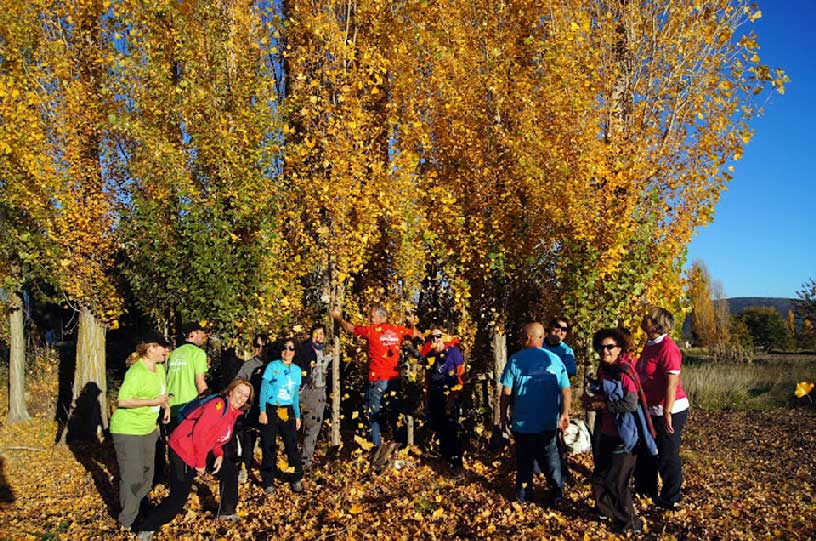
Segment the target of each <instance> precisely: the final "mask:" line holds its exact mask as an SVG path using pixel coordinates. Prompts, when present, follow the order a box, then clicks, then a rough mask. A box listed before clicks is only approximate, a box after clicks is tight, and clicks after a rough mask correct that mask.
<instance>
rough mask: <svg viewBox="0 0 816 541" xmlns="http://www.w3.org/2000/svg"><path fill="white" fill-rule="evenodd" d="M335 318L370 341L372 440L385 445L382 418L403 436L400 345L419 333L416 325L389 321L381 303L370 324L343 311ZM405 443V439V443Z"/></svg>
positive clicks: (368, 407) (397, 435)
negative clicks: (400, 425) (353, 321)
mask: <svg viewBox="0 0 816 541" xmlns="http://www.w3.org/2000/svg"><path fill="white" fill-rule="evenodd" d="M332 318H334V320H335V321H337V322H338V323H339V324H340V327H342V328H343V330H345V331H346V332H350V333H353V334H354V335H355V336H359V337H361V338H365V339H366V340H367V341H368V391H367V392H366V412H367V414H368V422H369V425H370V426H371V441H372V442H373V443H374V445H377V446H379V445H381V444H382V436H381V426H380V421H381V420H384V421H386V422H387V423H388V425H389V426H390V427H391V430H392V433H393V437H394V438H395V439H397V440H400V439H403V438H404V435H403V434H401V432H402V431H398V427H397V421H398V419H399V396H400V393H401V386H400V384H401V382H400V369H399V359H400V348H401V346H402V342H403V340H405V339H407V338H410V337H412V336H419V335H420V334H419V331H417V330H416V328H410V329H409V328H408V327H402V326H399V325H392V324H391V323H388V311H387V310H386V309H385V308H384V307H383V306H382V305H381V304H374V305H373V306H372V307H371V310H370V312H369V318H370V323H369V324H368V325H353V324H351V323H349V322H348V321H346V320H345V319H343V316H342V314H341V312H340V311H339V310H334V311H332ZM402 443H404V442H402Z"/></svg>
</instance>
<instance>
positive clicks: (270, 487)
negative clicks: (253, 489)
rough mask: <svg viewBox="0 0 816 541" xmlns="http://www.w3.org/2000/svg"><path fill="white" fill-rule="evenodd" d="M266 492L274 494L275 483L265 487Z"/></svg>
mask: <svg viewBox="0 0 816 541" xmlns="http://www.w3.org/2000/svg"><path fill="white" fill-rule="evenodd" d="M264 492H266V493H267V494H274V493H275V485H269V486H268V487H266V488H264Z"/></svg>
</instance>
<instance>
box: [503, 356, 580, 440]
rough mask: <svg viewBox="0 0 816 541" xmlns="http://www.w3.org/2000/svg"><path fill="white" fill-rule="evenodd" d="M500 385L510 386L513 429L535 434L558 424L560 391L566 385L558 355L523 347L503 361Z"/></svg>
mask: <svg viewBox="0 0 816 541" xmlns="http://www.w3.org/2000/svg"><path fill="white" fill-rule="evenodd" d="M501 384H502V385H503V386H505V387H510V388H511V389H513V399H514V402H513V418H512V429H513V432H520V433H522V434H536V433H539V432H543V431H545V430H555V429H556V428H557V427H558V417H559V415H560V413H561V390H562V389H567V388H569V386H570V382H569V377H568V376H567V369H566V368H565V367H564V363H562V362H561V359H559V358H558V355H556V354H555V353H553V352H551V351H548V350H546V349H543V348H526V349H523V350H521V351H519V352H517V353H514V354H513V356H512V357H510V359H509V360H508V361H507V365H506V366H505V367H504V373H503V374H502V377H501Z"/></svg>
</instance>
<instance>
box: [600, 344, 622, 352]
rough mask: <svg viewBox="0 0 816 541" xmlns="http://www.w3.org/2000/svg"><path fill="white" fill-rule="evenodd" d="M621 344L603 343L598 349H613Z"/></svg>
mask: <svg viewBox="0 0 816 541" xmlns="http://www.w3.org/2000/svg"><path fill="white" fill-rule="evenodd" d="M619 347H620V346H619V345H617V344H601V347H600V348H598V351H603V350H606V351H612V350H613V349H615V348H619Z"/></svg>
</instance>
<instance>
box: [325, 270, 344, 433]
mask: <svg viewBox="0 0 816 541" xmlns="http://www.w3.org/2000/svg"><path fill="white" fill-rule="evenodd" d="M342 305H343V286H342V285H338V286H337V287H330V300H329V315H328V318H327V319H328V321H329V324H328V325H327V326H326V330H327V331H329V333H330V338H331V344H332V396H331V406H332V407H331V411H332V414H331V439H330V441H331V445H332V447H339V446H340V443H341V440H340V400H341V389H340V333H339V332H334V328H335V324H334V320H333V319H332V318H331V310H332V309H333V308H337V309H338V310H342Z"/></svg>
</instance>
